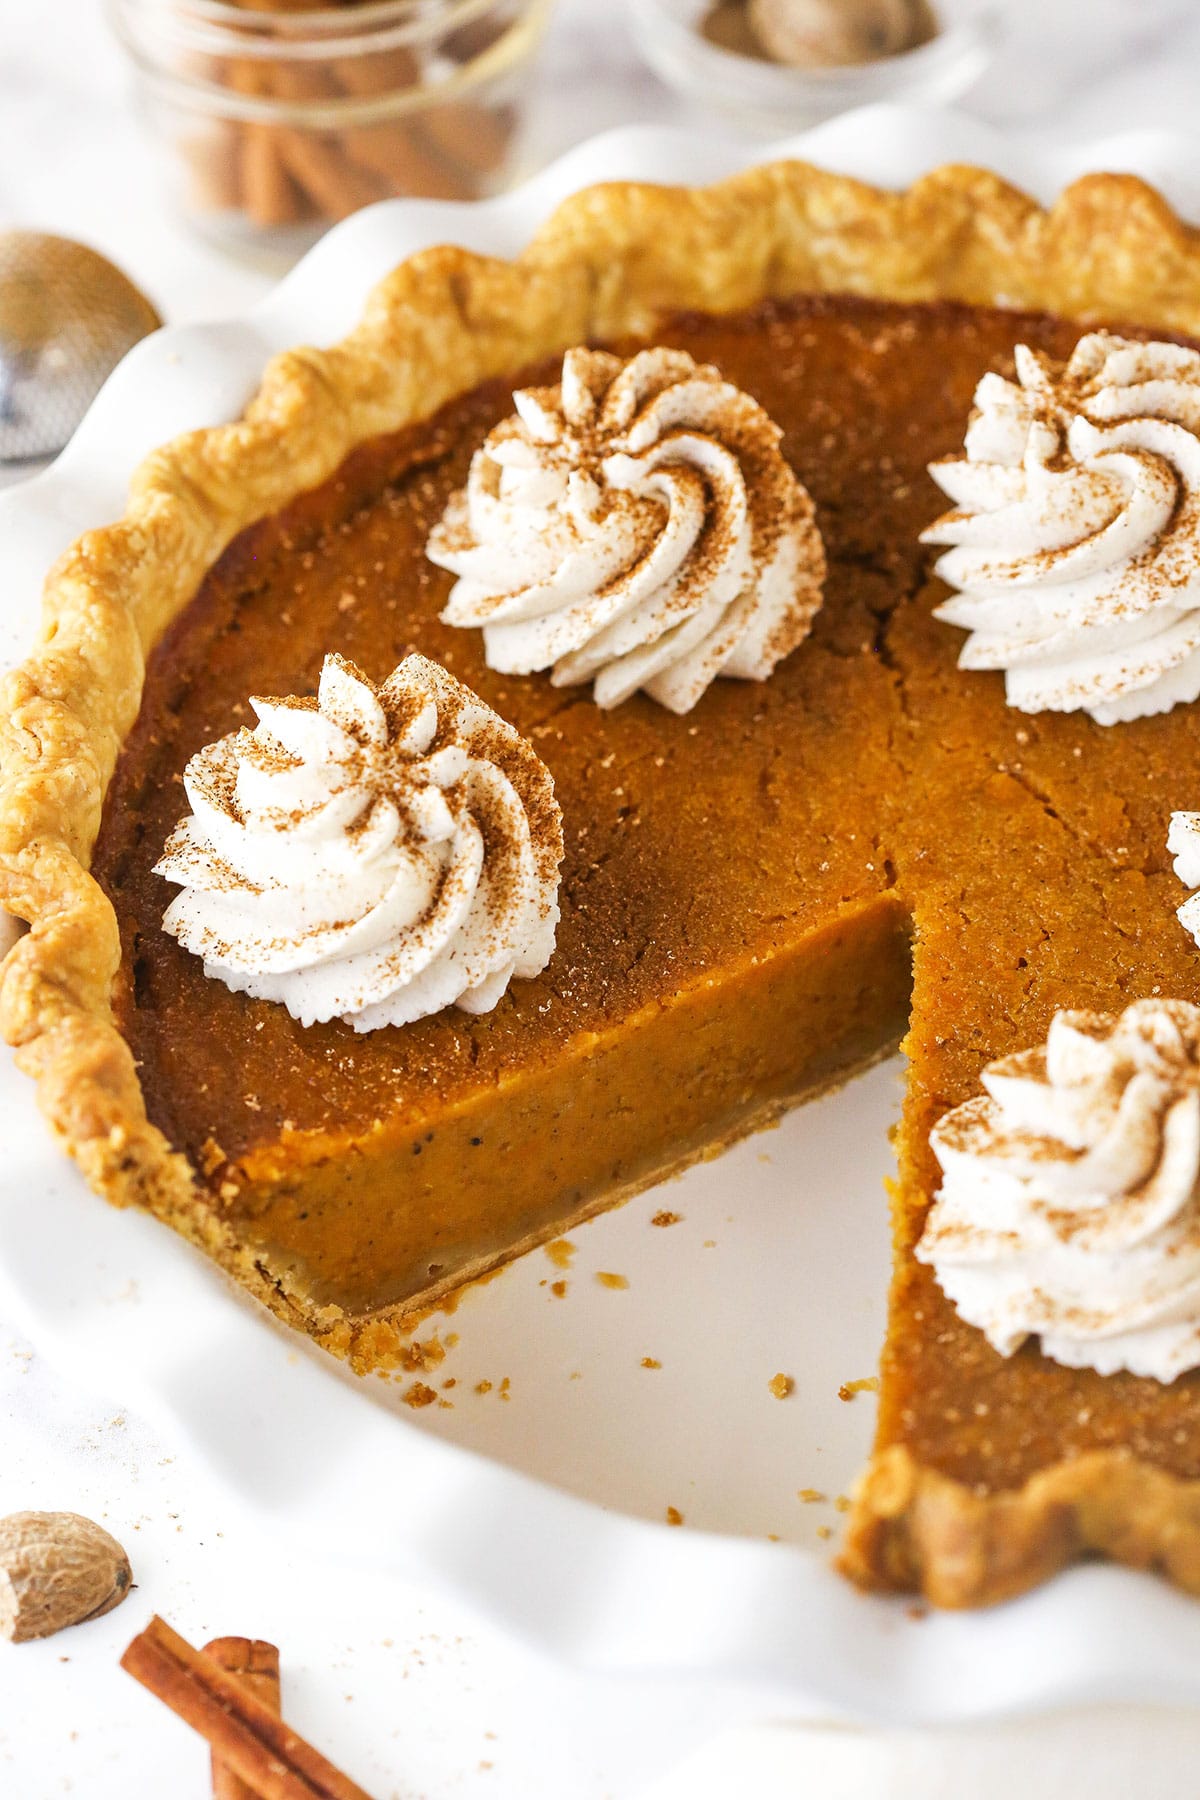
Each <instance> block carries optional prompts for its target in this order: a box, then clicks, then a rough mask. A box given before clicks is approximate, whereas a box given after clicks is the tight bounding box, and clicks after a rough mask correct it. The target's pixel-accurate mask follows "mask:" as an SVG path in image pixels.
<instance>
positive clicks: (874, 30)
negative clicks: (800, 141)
mask: <svg viewBox="0 0 1200 1800" xmlns="http://www.w3.org/2000/svg"><path fill="white" fill-rule="evenodd" d="M628 7H629V19H630V24H631V27H632V30H633V34H634V38H635V40H636V42H637V44H638V47H639V49H640V50H641V52H642V55H643V56H644V57H645V59H646V61H647V62H648V63H649V64H650V66H651V67H652V68H653V69H654V70H655V72H656V73H657V74H658V75H659V76H660V77H661V78H662V80H663V81H665V82H667V83H668V85H669V86H671V87H673V88H675V89H676V90H677V92H679V93H681V94H682V95H684V96H685V97H686V98H687V99H689V100H690V101H691V102H692V103H693V105H694V106H695V108H696V109H697V111H698V112H701V113H705V114H709V115H711V114H712V113H713V112H717V113H722V114H724V115H725V116H726V117H728V118H730V119H732V120H733V121H734V122H735V123H736V124H737V125H739V126H740V127H741V128H742V129H743V130H745V131H750V132H755V133H757V134H760V135H762V136H764V137H778V136H780V135H782V134H784V133H786V132H789V131H795V130H798V129H801V128H802V127H804V126H806V125H812V124H815V123H817V122H818V121H819V120H821V119H826V118H830V117H832V116H833V115H834V114H835V113H839V112H844V111H847V110H849V109H850V108H852V107H856V106H868V105H871V104H874V103H877V102H880V101H887V100H909V101H921V102H925V103H927V104H937V103H946V102H948V101H951V100H954V99H957V98H958V97H959V95H961V94H962V93H964V92H965V91H966V89H967V88H968V87H970V86H971V85H972V83H973V82H975V81H976V80H978V78H979V76H980V75H981V74H982V73H983V71H984V69H985V68H986V67H987V66H988V64H989V62H990V61H991V59H992V57H993V55H994V53H995V49H996V45H997V43H998V41H999V36H1000V25H1001V12H1000V8H999V6H998V5H997V4H994V3H993V0H628Z"/></svg>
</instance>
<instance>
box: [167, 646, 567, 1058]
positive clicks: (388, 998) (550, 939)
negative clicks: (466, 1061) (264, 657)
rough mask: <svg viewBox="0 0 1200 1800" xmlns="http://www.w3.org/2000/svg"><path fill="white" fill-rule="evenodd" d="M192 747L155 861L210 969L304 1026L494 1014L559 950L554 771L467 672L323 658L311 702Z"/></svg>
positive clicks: (275, 710)
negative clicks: (453, 1012)
mask: <svg viewBox="0 0 1200 1800" xmlns="http://www.w3.org/2000/svg"><path fill="white" fill-rule="evenodd" d="M250 704H251V706H252V707H253V709H254V711H255V713H256V714H257V717H258V724H257V726H255V728H254V729H253V730H242V731H235V732H232V733H230V735H229V736H228V737H223V738H221V739H219V740H218V742H217V743H215V744H209V745H208V746H207V747H206V748H205V749H203V750H201V751H200V752H199V753H198V754H197V755H196V756H193V757H192V759H191V761H190V762H189V763H188V766H187V770H186V773H185V775H184V787H185V789H186V792H187V797H188V800H189V801H190V803H191V807H192V811H191V814H190V816H189V817H187V818H185V819H183V820H182V822H181V823H180V824H179V825H178V826H177V827H176V828H175V830H174V832H173V833H172V835H171V837H170V839H169V841H168V843H167V846H166V849H165V851H164V854H163V856H162V859H161V861H160V862H159V863H158V864H157V873H158V874H160V875H164V876H165V877H166V878H167V880H168V881H175V882H178V883H179V885H180V887H181V888H182V889H183V892H182V893H180V894H178V895H177V896H176V898H175V899H174V900H173V901H172V902H171V904H170V906H169V907H168V908H167V911H166V913H165V915H164V917H163V927H164V929H165V930H166V931H169V932H170V933H171V934H172V936H174V937H176V938H178V939H179V942H180V943H181V944H183V945H184V947H185V948H186V949H188V950H191V951H192V952H194V954H195V955H197V956H202V957H203V958H204V972H205V974H206V975H209V976H212V977H214V978H216V979H218V980H220V981H223V982H225V984H226V985H227V986H228V987H230V988H233V989H235V990H241V991H243V992H245V993H247V994H252V995H254V996H256V997H257V998H259V999H266V1000H278V1001H281V1002H282V1003H283V1005H284V1006H286V1007H287V1009H288V1011H289V1012H290V1013H291V1014H292V1015H293V1017H294V1018H296V1019H299V1020H300V1022H301V1024H303V1025H311V1024H313V1023H315V1022H316V1021H318V1020H325V1019H333V1018H339V1019H343V1020H345V1021H346V1022H347V1023H348V1024H351V1025H353V1026H354V1028H355V1030H356V1031H374V1030H376V1029H377V1028H378V1027H379V1026H382V1025H406V1024H408V1023H410V1022H411V1021H412V1020H413V1019H420V1018H424V1017H425V1016H426V1015H427V1014H429V1013H436V1012H440V1011H441V1010H442V1008H443V1007H446V1006H451V1005H454V1006H459V1007H461V1008H462V1009H463V1010H464V1012H476V1013H478V1012H488V1011H490V1009H491V1008H492V1007H493V1006H495V1004H496V1002H497V1001H498V1000H499V999H500V996H501V995H502V994H503V993H504V991H505V989H506V988H507V986H508V984H509V981H510V980H511V979H512V977H513V976H514V975H519V976H531V975H537V974H539V973H540V972H541V970H542V969H544V968H545V966H546V964H547V962H548V961H549V960H550V956H551V953H552V951H553V949H554V938H555V931H556V928H557V924H558V865H559V862H560V860H561V858H562V821H561V815H560V813H559V810H558V805H557V803H556V801H555V799H554V787H553V783H552V781H551V779H550V774H549V771H548V770H547V769H546V767H545V765H544V764H543V763H542V761H541V759H540V758H539V757H538V756H537V754H536V753H535V752H534V750H533V749H532V747H531V746H530V745H529V744H528V743H527V742H526V741H525V739H524V738H522V737H521V735H520V734H519V733H518V732H517V731H515V730H514V729H513V728H512V726H511V725H508V724H506V723H505V721H504V720H503V719H501V718H499V717H498V716H497V715H496V714H495V713H494V712H492V711H491V709H490V708H489V707H487V706H485V705H484V703H483V702H482V701H481V700H480V699H479V698H478V697H477V696H476V695H475V694H473V693H471V691H470V690H469V689H468V688H465V687H463V686H462V684H461V683H460V682H458V681H456V680H455V679H454V677H453V676H452V675H449V674H448V673H447V672H446V670H445V669H442V668H440V667H439V666H438V665H437V664H436V663H432V662H429V661H427V660H426V658H425V657H423V656H408V657H406V658H405V660H404V661H403V662H402V663H401V664H400V666H399V668H398V669H396V670H395V671H394V673H393V674H392V675H390V676H389V677H388V679H387V680H386V681H385V682H384V683H383V685H382V687H379V688H376V687H375V686H374V685H373V684H372V683H371V682H370V681H368V679H367V677H366V676H365V675H364V674H363V673H362V671H361V670H360V669H357V668H356V667H355V666H354V664H353V663H351V662H348V661H346V660H345V659H344V658H343V657H340V656H327V657H326V658H325V664H324V667H323V669H322V671H321V680H320V686H319V689H318V692H317V698H316V699H315V700H307V699H301V700H294V699H293V700H251V702H250Z"/></svg>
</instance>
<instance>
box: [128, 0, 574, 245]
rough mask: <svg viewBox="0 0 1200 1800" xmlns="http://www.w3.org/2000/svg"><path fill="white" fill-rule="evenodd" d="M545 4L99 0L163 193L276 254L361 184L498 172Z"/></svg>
mask: <svg viewBox="0 0 1200 1800" xmlns="http://www.w3.org/2000/svg"><path fill="white" fill-rule="evenodd" d="M550 6H551V0H364V3H362V4H358V5H352V6H351V5H344V4H343V5H341V6H331V5H321V6H316V7H309V6H295V5H290V6H289V5H287V4H286V0H245V3H244V4H226V3H224V0H108V7H109V13H110V16H111V18H112V21H113V25H114V27H115V29H116V32H117V35H118V37H119V38H120V40H121V42H122V43H123V45H124V46H125V49H126V50H127V51H128V53H129V55H130V57H131V59H132V61H133V65H134V68H135V71H136V77H137V92H138V98H139V101H140V104H141V108H142V111H143V113H144V115H145V118H146V120H147V122H148V125H149V128H150V131H151V133H152V134H153V136H154V137H155V139H156V140H157V141H158V143H159V144H160V145H161V147H162V149H163V151H164V152H165V157H164V168H165V170H166V172H167V173H168V175H169V177H170V178H171V181H172V185H173V187H174V191H175V195H176V197H177V200H178V202H179V205H180V206H181V208H182V209H183V211H184V212H185V213H186V214H187V216H188V217H189V218H191V219H192V220H193V221H194V222H195V223H196V224H197V225H199V226H201V227H202V228H203V229H204V230H205V232H206V234H207V235H209V236H215V237H217V238H218V239H220V240H221V241H223V242H225V243H226V244H228V245H229V246H230V247H234V248H240V249H243V250H250V251H256V252H258V253H260V254H262V253H266V255H267V257H268V259H269V260H271V261H275V262H278V261H290V260H292V259H294V258H295V257H296V256H299V255H300V254H301V253H302V252H303V251H304V250H306V249H307V248H308V246H309V245H310V244H311V243H312V242H313V240H314V239H315V238H317V237H319V236H320V235H321V233H322V232H323V231H324V230H325V229H326V227H327V226H328V225H330V224H331V223H333V222H334V221H335V220H337V219H341V218H345V217H346V216H347V214H349V213H352V212H356V211H357V210H358V209H359V208H360V207H362V206H367V205H370V204H371V202H372V201H375V200H384V199H389V198H392V197H394V196H396V195H419V196H424V197H426V198H431V199H437V200H477V199H482V198H484V197H485V196H487V195H488V194H492V193H495V192H497V191H498V190H499V189H501V188H503V187H505V186H507V185H508V183H509V182H510V181H511V180H512V179H513V176H514V173H515V167H516V157H517V154H518V140H519V135H520V129H521V126H522V124H523V120H524V113H525V107H526V102H527V99H528V97H529V91H530V87H531V77H532V72H533V61H534V52H535V51H536V49H537V47H538V45H539V43H540V40H541V37H542V34H543V31H544V28H545V24H546V20H547V18H548V16H549V12H550Z"/></svg>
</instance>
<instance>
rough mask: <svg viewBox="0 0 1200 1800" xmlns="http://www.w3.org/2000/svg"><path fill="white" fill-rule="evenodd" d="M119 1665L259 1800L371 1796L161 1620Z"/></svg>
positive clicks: (155, 1621)
mask: <svg viewBox="0 0 1200 1800" xmlns="http://www.w3.org/2000/svg"><path fill="white" fill-rule="evenodd" d="M121 1667H122V1668H123V1669H124V1670H126V1672H127V1673H128V1674H130V1675H132V1676H133V1677H134V1679H135V1680H137V1681H140V1682H141V1684H142V1686H143V1687H147V1688H149V1690H150V1692H151V1693H152V1694H156V1695H157V1696H158V1698H159V1699H160V1700H162V1701H164V1702H165V1703H166V1705H167V1706H169V1707H170V1708H171V1710H172V1712H175V1713H177V1714H178V1715H179V1717H180V1718H181V1719H183V1720H184V1721H185V1723H186V1724H188V1725H190V1726H191V1727H192V1728H193V1730H195V1731H198V1732H200V1734H201V1736H202V1737H205V1738H207V1740H208V1742H209V1744H210V1745H211V1747H212V1748H213V1750H214V1751H216V1753H217V1755H218V1758H219V1760H220V1761H221V1763H223V1764H224V1765H225V1766H226V1767H227V1768H229V1769H230V1770H231V1771H232V1772H233V1774H235V1775H236V1776H238V1777H239V1779H240V1780H241V1781H242V1782H243V1783H244V1784H245V1785H246V1787H248V1788H249V1789H250V1792H251V1793H252V1794H254V1795H256V1796H257V1797H258V1800H370V1796H369V1795H368V1794H367V1793H365V1792H364V1790H363V1789H362V1788H360V1787H359V1786H358V1785H357V1784H356V1783H355V1782H353V1781H351V1779H350V1777H349V1776H348V1775H343V1774H342V1773H341V1772H340V1770H338V1769H335V1768H334V1766H333V1764H332V1763H331V1762H328V1761H327V1760H326V1759H325V1757H323V1756H322V1755H321V1753H320V1751H319V1750H314V1749H313V1747H312V1745H311V1744H309V1743H307V1742H306V1741H305V1739H304V1738H302V1737H301V1736H300V1735H299V1733H298V1732H295V1731H293V1730H292V1728H291V1727H290V1726H289V1725H285V1724H284V1722H283V1720H282V1719H281V1718H279V1716H278V1714H276V1713H274V1712H272V1710H271V1708H270V1706H268V1705H267V1704H266V1702H265V1701H263V1700H261V1699H259V1697H258V1695H257V1694H254V1693H252V1692H251V1691H250V1689H249V1688H248V1687H247V1686H246V1684H245V1683H244V1682H243V1680H242V1678H241V1676H239V1675H233V1674H231V1673H230V1672H229V1671H228V1670H227V1669H223V1668H222V1667H221V1665H220V1663H219V1662H218V1661H217V1660H216V1658H215V1657H212V1656H208V1655H206V1654H205V1652H204V1651H203V1650H197V1649H195V1648H194V1647H193V1646H192V1645H191V1644H189V1643H188V1642H187V1640H186V1639H185V1638H181V1637H180V1636H179V1633H178V1632H177V1631H172V1629H171V1627H170V1626H169V1625H168V1624H167V1623H166V1621H165V1620H163V1619H159V1618H153V1619H151V1621H150V1623H149V1625H147V1627H146V1629H145V1631H143V1632H140V1633H139V1634H138V1636H137V1637H135V1638H134V1640H133V1642H132V1644H130V1646H129V1648H128V1650H126V1652H125V1654H124V1656H123V1657H122V1658H121Z"/></svg>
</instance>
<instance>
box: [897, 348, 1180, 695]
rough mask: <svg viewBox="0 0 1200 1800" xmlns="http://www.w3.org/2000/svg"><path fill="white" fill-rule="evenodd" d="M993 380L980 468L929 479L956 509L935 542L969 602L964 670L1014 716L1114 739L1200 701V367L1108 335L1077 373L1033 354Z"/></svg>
mask: <svg viewBox="0 0 1200 1800" xmlns="http://www.w3.org/2000/svg"><path fill="white" fill-rule="evenodd" d="M1016 369H1017V379H1016V381H1006V380H1004V379H1003V378H1002V377H1001V376H999V375H996V374H989V375H985V376H984V377H983V379H982V381H981V382H980V383H979V386H978V388H977V389H976V391H975V408H976V410H975V412H974V414H973V416H972V419H971V423H970V426H969V428H968V431H967V435H966V456H965V457H962V458H948V459H947V460H946V461H944V462H939V463H935V464H933V466H932V468H931V470H930V473H931V474H932V475H933V478H934V480H935V481H936V482H937V483H938V485H939V487H941V488H942V489H943V490H944V491H945V493H946V494H947V495H948V496H949V497H950V499H951V500H952V501H953V503H954V508H955V510H954V511H953V512H950V513H946V514H945V515H944V516H943V517H942V518H940V519H939V520H937V522H936V523H935V524H934V525H932V526H930V528H929V529H928V530H927V531H926V532H924V533H923V534H922V535H923V541H924V542H925V543H927V544H948V545H950V546H952V548H950V549H948V550H947V551H946V552H945V554H944V555H943V556H941V557H940V558H939V560H938V563H937V565H936V567H937V573H938V574H939V575H940V576H941V577H942V579H943V580H944V581H946V582H948V583H949V584H950V586H951V587H955V588H958V589H960V590H961V592H960V593H959V594H957V595H956V596H955V597H954V598H953V599H952V600H949V601H947V602H946V603H945V604H944V605H943V606H940V607H939V608H938V609H937V617H938V618H939V619H943V620H945V621H947V622H948V623H949V624H951V625H960V626H963V627H964V628H965V629H966V630H967V631H969V632H970V633H971V636H970V637H969V638H968V640H967V643H966V645H965V647H964V649H963V652H962V655H961V657H960V659H959V666H960V667H961V668H964V669H1003V670H1004V671H1005V683H1006V690H1007V695H1008V701H1009V704H1010V706H1015V707H1019V708H1020V709H1021V711H1022V712H1030V713H1033V712H1042V711H1050V712H1075V711H1084V712H1087V713H1090V714H1091V716H1092V718H1093V719H1095V720H1096V722H1097V723H1098V724H1100V725H1113V724H1116V723H1118V722H1119V721H1121V720H1125V719H1136V718H1141V717H1144V716H1146V715H1147V714H1151V713H1161V712H1169V711H1170V709H1171V708H1172V707H1173V706H1178V705H1180V704H1181V703H1182V702H1186V701H1191V700H1195V699H1196V698H1197V696H1198V695H1200V352H1197V351H1195V350H1186V349H1183V348H1182V347H1181V346H1179V345H1177V344H1163V343H1149V344H1146V343H1140V342H1137V341H1135V340H1132V339H1129V338H1121V337H1114V336H1112V335H1110V334H1109V333H1108V332H1103V331H1097V332H1091V333H1089V334H1088V335H1087V336H1086V337H1083V338H1081V339H1080V340H1079V343H1078V344H1077V345H1076V347H1075V350H1074V351H1073V353H1072V355H1071V358H1070V360H1069V361H1068V362H1067V363H1066V364H1065V365H1064V364H1060V363H1055V362H1051V361H1050V360H1049V359H1048V358H1046V357H1044V356H1041V355H1039V354H1038V353H1037V352H1036V351H1033V350H1030V349H1028V348H1027V347H1026V346H1025V345H1019V346H1018V347H1017V350H1016Z"/></svg>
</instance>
